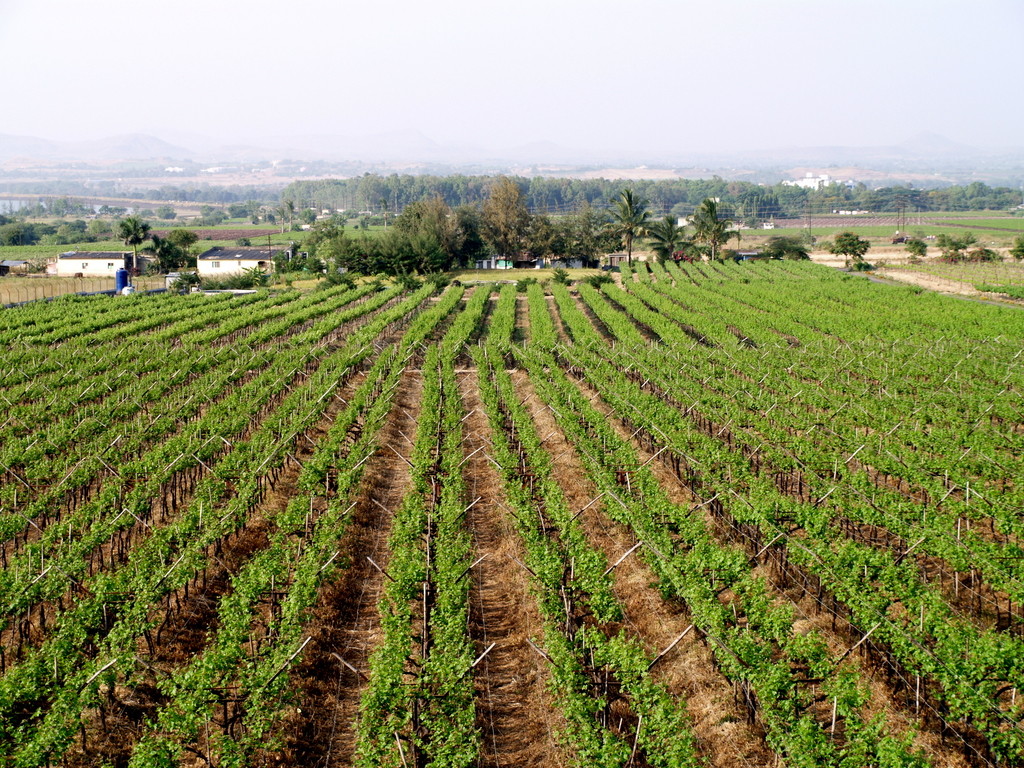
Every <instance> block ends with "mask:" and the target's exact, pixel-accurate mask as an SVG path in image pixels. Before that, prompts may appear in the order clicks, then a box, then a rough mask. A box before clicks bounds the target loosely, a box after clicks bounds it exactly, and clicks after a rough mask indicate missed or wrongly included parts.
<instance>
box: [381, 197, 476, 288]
mask: <svg viewBox="0 0 1024 768" xmlns="http://www.w3.org/2000/svg"><path fill="white" fill-rule="evenodd" d="M395 229H397V230H398V231H400V232H403V233H405V234H407V235H410V236H413V235H415V236H420V235H424V236H427V237H429V238H432V239H433V240H434V241H435V242H436V243H437V245H439V246H440V247H441V249H442V250H443V251H444V254H445V256H444V258H443V259H442V260H441V263H440V265H439V268H440V269H442V270H445V269H451V268H452V267H453V266H454V265H455V263H456V262H457V261H458V258H459V255H460V254H461V251H462V247H463V246H464V245H465V241H466V233H465V232H464V231H463V229H462V226H461V223H460V221H459V219H458V217H456V216H455V213H454V211H452V209H451V208H450V207H449V206H448V203H446V202H445V201H444V199H443V198H442V197H441V196H440V195H434V196H433V197H431V198H428V199H426V200H417V201H416V202H415V203H410V204H409V205H407V206H406V207H405V209H404V210H403V211H402V212H401V213H400V214H399V215H398V218H396V219H395ZM420 250H421V251H423V249H422V248H420ZM435 261H436V259H434V258H433V257H431V259H429V260H427V262H426V263H431V264H433V263H434V262H435Z"/></svg>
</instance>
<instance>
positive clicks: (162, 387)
mask: <svg viewBox="0 0 1024 768" xmlns="http://www.w3.org/2000/svg"><path fill="white" fill-rule="evenodd" d="M0 335H2V336H3V338H4V340H5V342H6V345H7V346H6V349H7V351H6V352H5V354H4V359H3V364H2V366H0V384H2V388H3V395H4V398H5V400H6V401H7V405H8V408H7V410H5V412H4V416H3V419H4V421H3V423H2V424H0V435H2V437H3V443H2V448H0V533H2V542H0V544H2V549H0V553H2V566H3V569H2V571H0V610H2V611H3V616H2V624H0V633H2V634H0V641H2V642H0V754H3V755H4V756H5V760H6V763H5V764H9V765H14V766H43V765H66V766H106V765H123V766H135V767H138V768H143V767H144V766H146V767H148V766H170V765H183V766H192V765H196V766H198V765H214V766H250V765H251V766H279V765H295V766H306V765H318V766H353V765H355V766H366V767H367V768H369V766H374V767H376V766H393V767H394V768H399V767H400V766H453V767H454V766H467V767H468V766H508V765H516V766H567V767H568V766H584V765H600V766H622V767H623V768H626V767H627V766H652V767H653V766H666V767H669V766H673V767H678V766H730V765H755V766H758V765H760V766H774V765H790V766H854V765H856V766H867V765H877V766H882V765H884V766H914V767H916V766H928V765H931V766H1013V765H1021V764H1024V703H1022V702H1021V698H1020V697H1019V695H1018V693H1019V691H1018V688H1019V687H1020V686H1021V685H1022V683H1024V607H1022V606H1024V559H1022V554H1024V552H1022V548H1021V544H1022V540H1024V522H1022V518H1021V515H1020V510H1021V509H1022V508H1024V503H1022V502H1024V496H1022V494H1024V490H1022V488H1021V486H1020V482H1019V478H1020V477H1021V476H1024V466H1021V461H1022V459H1021V457H1022V456H1024V406H1022V405H1021V398H1022V396H1024V345H1022V342H1021V339H1024V314H1022V313H1021V312H1020V311H1019V310H1016V309H1013V308H1004V307H995V306H985V305H973V304H968V303H965V302H957V301H954V300H951V299H946V298H943V297H940V296H937V295H933V294H928V293H916V292H914V291H913V290H911V289H909V288H908V289H905V288H900V287H891V286H883V285H876V284H871V283H868V282H867V281H863V280H858V279H855V278H851V277H849V276H844V275H841V274H840V273H837V272H833V271H831V270H828V269H825V268H822V267H819V266H816V265H811V264H799V263H750V264H740V265H735V264H693V265H686V266H685V268H678V267H675V266H668V267H661V266H658V265H651V266H650V267H649V268H648V267H647V266H646V265H642V264H641V265H638V268H637V269H635V270H631V269H628V268H627V269H624V270H623V273H622V280H621V283H606V284H604V285H599V286H596V287H594V286H591V285H587V284H581V285H579V286H572V287H567V286H561V285H553V286H551V287H550V288H544V287H542V286H540V285H537V284H535V285H532V286H530V288H529V291H528V292H527V293H526V294H525V295H524V294H517V293H516V291H515V288H514V287H513V286H505V287H503V288H502V289H501V290H500V291H494V290H493V289H491V288H490V287H488V286H486V285H481V286H476V287H474V288H465V287H463V286H459V285H452V286H448V287H446V288H444V289H443V290H437V289H435V288H434V287H433V286H432V285H431V284H428V285H426V286H424V287H423V288H420V289H418V290H415V291H408V290H405V291H403V290H401V289H399V288H387V287H383V288H382V287H380V286H377V285H374V286H369V287H366V288H361V289H357V290H346V289H342V288H337V289H331V290H328V291H323V292H318V293H316V294H312V295H309V296H300V295H298V294H296V293H294V292H283V293H280V294H277V295H268V294H258V295H254V296H251V297H246V298H244V299H242V300H237V299H219V300H212V301H211V300H204V299H198V300H197V297H188V296H186V297H171V296H167V297H156V296H152V297H133V298H130V299H127V300H125V301H123V302H122V301H121V299H119V298H118V299H104V300H99V299H98V298H94V299H68V300H60V301H56V302H53V303H52V304H46V305H30V306H26V307H22V308H17V309H11V310H6V311H4V312H2V313H0Z"/></svg>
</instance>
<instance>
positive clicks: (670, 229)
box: [647, 216, 687, 262]
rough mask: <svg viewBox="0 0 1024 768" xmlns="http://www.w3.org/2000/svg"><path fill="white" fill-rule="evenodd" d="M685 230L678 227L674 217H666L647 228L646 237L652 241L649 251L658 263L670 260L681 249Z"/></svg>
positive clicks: (677, 220)
mask: <svg viewBox="0 0 1024 768" xmlns="http://www.w3.org/2000/svg"><path fill="white" fill-rule="evenodd" d="M685 230H686V227H681V226H679V219H678V218H676V217H675V216H666V217H665V218H664V219H662V220H661V221H656V222H654V223H653V224H651V225H650V226H648V227H647V237H648V238H649V239H650V240H653V241H654V242H653V243H652V244H651V250H653V251H654V253H655V254H656V255H657V257H658V261H662V262H663V261H665V259H670V258H672V254H673V253H675V252H676V251H678V250H680V249H681V248H682V247H683V245H684V244H685V243H686V241H687V237H686V234H685Z"/></svg>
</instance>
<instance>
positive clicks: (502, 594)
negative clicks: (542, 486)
mask: <svg viewBox="0 0 1024 768" xmlns="http://www.w3.org/2000/svg"><path fill="white" fill-rule="evenodd" d="M461 391H462V398H463V403H464V405H465V409H466V412H467V413H468V416H467V418H466V420H465V422H464V430H465V438H464V446H465V451H466V454H467V456H468V457H469V458H468V459H467V460H466V482H467V489H468V491H469V500H470V501H475V502H476V503H475V504H473V506H472V507H471V508H470V510H469V512H468V513H467V514H466V524H467V525H468V526H469V528H470V530H471V531H472V533H473V543H474V553H473V559H474V560H476V559H477V558H479V557H485V558H486V559H485V560H483V561H482V562H480V563H479V564H478V565H477V566H475V567H474V568H473V571H472V575H473V582H472V586H471V588H470V595H469V599H470V627H469V631H470V635H471V636H472V637H473V639H474V641H475V644H476V646H477V648H478V649H479V651H480V652H481V653H482V652H483V651H484V650H485V649H486V648H487V647H488V646H490V645H491V644H492V643H494V644H495V646H494V649H493V650H492V651H491V652H490V653H489V654H488V655H487V656H486V657H485V658H484V659H483V661H482V662H481V663H480V665H479V666H478V667H477V668H476V669H475V670H474V675H473V678H474V683H475V686H476V710H477V726H478V727H479V728H480V732H481V734H482V736H483V738H482V749H481V757H480V761H479V763H478V765H479V766H481V768H528V767H529V766H537V767H538V768H539V767H540V766H552V767H556V766H563V765H565V764H566V761H565V756H564V755H563V754H562V750H561V748H560V746H559V744H558V742H557V739H556V733H557V732H558V731H560V730H562V729H563V727H564V726H563V723H562V720H561V718H560V716H559V713H558V711H557V709H556V708H555V707H554V706H553V704H552V702H551V696H550V694H549V693H548V690H547V687H546V686H547V681H548V677H549V675H548V671H547V668H546V666H545V663H544V660H543V659H542V658H541V657H540V656H539V655H538V654H537V653H536V652H535V651H534V650H533V649H532V648H531V647H530V645H529V643H528V642H527V640H528V639H536V638H539V637H541V636H542V634H543V622H542V619H541V616H540V613H539V611H538V609H537V604H536V601H535V600H534V598H533V595H532V594H531V590H530V584H529V577H528V575H527V572H526V571H525V570H524V569H523V568H522V567H521V566H520V565H518V563H517V562H516V561H517V560H518V561H519V562H524V561H525V560H526V555H525V552H524V551H523V547H522V544H521V542H520V540H519V537H518V535H517V534H516V532H515V530H514V527H513V525H512V524H511V522H510V521H509V519H508V514H507V513H506V512H504V511H503V509H502V507H503V504H502V501H503V494H502V491H501V478H500V477H499V476H498V474H497V472H496V471H495V469H494V466H493V464H492V463H491V459H490V458H489V457H488V455H487V451H488V449H489V447H490V443H491V428H490V424H489V422H488V420H487V417H486V415H485V414H484V412H483V404H482V403H481V401H480V397H479V391H478V388H477V376H476V373H475V372H471V373H466V374H463V375H462V380H461Z"/></svg>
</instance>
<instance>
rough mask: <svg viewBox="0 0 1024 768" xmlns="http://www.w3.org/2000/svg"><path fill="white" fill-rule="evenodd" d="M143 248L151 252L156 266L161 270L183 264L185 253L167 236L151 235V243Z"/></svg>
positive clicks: (175, 267) (165, 270)
mask: <svg viewBox="0 0 1024 768" xmlns="http://www.w3.org/2000/svg"><path fill="white" fill-rule="evenodd" d="M143 250H145V251H148V252H149V253H152V254H153V258H154V260H155V261H156V268H157V269H158V270H160V271H161V272H170V271H171V270H172V269H178V268H179V267H183V266H185V253H184V252H183V251H182V250H181V248H179V247H178V246H177V245H176V244H175V243H174V242H173V241H172V240H171V238H169V237H160V236H159V235H153V237H152V245H150V246H149V247H148V248H144V249H143Z"/></svg>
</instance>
